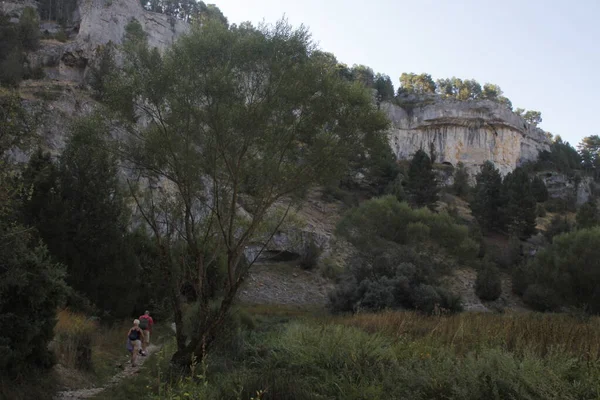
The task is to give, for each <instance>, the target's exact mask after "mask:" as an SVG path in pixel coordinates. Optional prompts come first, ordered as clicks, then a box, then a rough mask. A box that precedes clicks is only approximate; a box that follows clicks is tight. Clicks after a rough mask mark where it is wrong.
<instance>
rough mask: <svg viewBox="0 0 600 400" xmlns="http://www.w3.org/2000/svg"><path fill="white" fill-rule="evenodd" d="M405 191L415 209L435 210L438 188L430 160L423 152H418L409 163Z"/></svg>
mask: <svg viewBox="0 0 600 400" xmlns="http://www.w3.org/2000/svg"><path fill="white" fill-rule="evenodd" d="M406 189H407V191H408V193H409V194H410V199H411V202H412V203H414V204H415V205H416V206H417V207H425V206H427V207H429V208H430V209H434V208H435V203H436V202H437V200H438V192H439V188H438V186H437V181H436V178H435V173H434V172H433V164H432V162H431V159H430V158H429V156H428V155H427V153H425V152H424V151H423V150H418V151H417V152H416V153H415V155H414V156H413V158H412V160H411V161H410V166H409V167H408V182H407V184H406Z"/></svg>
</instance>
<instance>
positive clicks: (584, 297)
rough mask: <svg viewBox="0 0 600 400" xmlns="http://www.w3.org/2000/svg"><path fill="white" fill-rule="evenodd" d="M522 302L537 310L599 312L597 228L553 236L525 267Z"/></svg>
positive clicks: (599, 233)
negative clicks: (561, 307) (570, 308)
mask: <svg viewBox="0 0 600 400" xmlns="http://www.w3.org/2000/svg"><path fill="white" fill-rule="evenodd" d="M524 278H526V279H527V283H528V285H529V286H528V287H527V290H525V293H524V294H523V296H524V299H525V300H526V301H527V302H528V303H529V304H531V305H532V306H533V307H535V308H536V309H540V310H553V309H556V307H557V306H558V305H559V304H560V305H570V306H574V307H580V308H585V309H586V310H589V311H591V312H594V313H596V312H599V311H600V296H598V287H599V286H600V227H595V228H591V229H580V230H577V231H574V232H571V233H565V234H562V235H559V236H556V237H554V239H553V241H552V244H551V245H550V246H548V247H547V248H545V249H544V250H542V251H540V252H539V253H538V254H537V255H536V257H535V259H533V261H532V262H531V263H530V264H529V265H528V268H527V270H526V274H524Z"/></svg>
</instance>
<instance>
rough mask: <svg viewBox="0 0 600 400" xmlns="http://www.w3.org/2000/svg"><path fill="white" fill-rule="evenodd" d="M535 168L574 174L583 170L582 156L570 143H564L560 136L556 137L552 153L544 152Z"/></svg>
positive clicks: (551, 148)
mask: <svg viewBox="0 0 600 400" xmlns="http://www.w3.org/2000/svg"><path fill="white" fill-rule="evenodd" d="M536 164H537V165H536V166H535V167H536V169H537V170H548V169H549V170H554V171H558V172H563V173H566V174H569V175H571V174H573V172H574V171H576V170H578V169H580V168H581V165H582V159H581V155H580V154H579V153H578V152H577V150H575V148H574V147H573V146H571V145H570V144H569V143H568V142H563V140H562V138H561V137H560V136H558V135H557V136H555V137H554V140H553V142H552V144H551V145H550V151H546V150H544V151H542V152H541V153H540V154H539V156H538V161H537V163H536Z"/></svg>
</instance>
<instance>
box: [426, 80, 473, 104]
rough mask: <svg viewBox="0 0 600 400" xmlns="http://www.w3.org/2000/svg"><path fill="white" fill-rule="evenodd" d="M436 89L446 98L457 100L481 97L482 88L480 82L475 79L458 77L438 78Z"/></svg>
mask: <svg viewBox="0 0 600 400" xmlns="http://www.w3.org/2000/svg"><path fill="white" fill-rule="evenodd" d="M436 86H437V88H436V91H437V92H438V93H439V94H440V95H441V96H442V97H444V98H455V99H457V100H462V101H465V100H476V99H479V98H481V96H482V89H481V85H480V84H479V82H477V81H476V80H474V79H466V80H464V81H463V80H462V79H459V78H456V77H452V78H450V79H447V78H446V79H438V80H437V82H436Z"/></svg>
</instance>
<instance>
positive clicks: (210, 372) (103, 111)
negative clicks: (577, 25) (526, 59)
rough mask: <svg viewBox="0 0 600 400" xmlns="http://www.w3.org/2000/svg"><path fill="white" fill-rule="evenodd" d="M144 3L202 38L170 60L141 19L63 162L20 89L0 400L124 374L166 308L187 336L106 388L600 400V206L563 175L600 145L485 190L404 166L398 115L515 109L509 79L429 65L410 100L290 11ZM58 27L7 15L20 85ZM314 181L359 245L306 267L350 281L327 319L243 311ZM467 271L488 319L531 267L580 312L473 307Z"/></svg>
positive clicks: (528, 278)
mask: <svg viewBox="0 0 600 400" xmlns="http://www.w3.org/2000/svg"><path fill="white" fill-rule="evenodd" d="M39 3H40V13H41V18H42V19H50V20H58V21H60V22H61V23H63V24H65V23H68V18H70V17H69V16H70V15H71V13H72V11H73V7H74V2H72V1H71V2H62V3H61V2H55V1H40V2H39ZM142 6H144V7H145V8H146V9H147V10H148V11H151V12H160V13H164V14H167V15H169V16H170V17H173V18H180V19H183V20H185V21H188V22H191V23H193V24H194V25H193V27H192V30H191V32H190V33H189V34H188V35H185V36H183V37H182V38H180V39H179V40H178V41H177V42H176V43H175V44H174V45H173V46H172V47H171V48H170V49H167V50H166V51H165V52H164V53H161V52H159V51H158V50H157V49H153V48H150V47H149V46H148V42H147V33H146V32H144V30H143V28H142V26H141V25H140V24H139V23H138V22H136V21H135V20H134V21H132V22H130V23H129V25H128V26H127V27H126V29H125V37H124V41H123V45H122V46H121V47H120V48H117V47H116V45H112V44H111V45H107V46H105V47H103V48H99V49H97V50H98V52H97V53H98V54H99V55H100V56H99V58H98V60H96V61H95V63H94V64H93V65H91V66H90V70H89V72H90V73H89V74H88V79H89V80H88V82H87V83H88V84H89V85H90V88H91V89H92V92H93V96H94V98H95V100H97V101H98V102H99V103H100V104H98V109H97V110H96V112H93V113H91V114H90V115H87V116H85V117H81V118H78V119H75V120H73V121H72V123H70V124H69V125H68V126H65V128H64V129H65V134H66V136H67V137H68V139H67V140H66V141H65V146H64V149H63V151H62V152H61V154H60V155H57V156H53V155H50V154H49V153H46V152H44V150H42V149H41V148H39V146H38V143H37V140H36V139H37V138H36V137H35V135H34V132H35V130H36V123H37V122H38V118H37V117H42V116H39V115H35V114H34V113H31V112H28V111H26V110H25V109H24V107H23V104H22V103H21V99H20V98H19V94H18V92H17V91H16V90H15V91H14V92H12V91H3V92H2V93H1V95H2V97H1V98H0V127H1V128H0V129H1V130H0V166H1V167H2V168H0V239H1V240H0V247H1V249H0V326H2V327H3V329H2V330H1V331H0V371H1V372H2V378H0V390H2V391H1V392H0V394H1V395H2V396H5V397H11V398H17V399H18V398H19V396H21V394H22V393H23V392H19V391H18V390H17V391H13V389H14V382H18V383H19V387H27V385H30V384H31V381H32V380H38V377H40V376H41V377H48V376H52V375H51V374H52V372H49V371H51V370H52V366H53V364H54V363H55V362H57V361H58V362H60V364H61V366H62V367H63V368H67V369H69V370H70V371H78V373H81V374H83V376H84V377H87V378H86V379H92V380H96V383H102V382H104V381H105V380H106V379H107V377H108V376H110V374H112V373H113V372H114V371H115V368H114V365H115V363H117V364H118V361H119V358H122V357H123V348H124V343H123V339H124V338H123V336H124V332H125V331H126V330H127V329H128V326H129V323H130V321H129V320H130V319H131V317H135V316H137V315H139V314H140V313H141V311H142V310H144V309H146V308H151V309H152V310H153V315H154V316H156V317H157V320H159V321H161V323H163V322H164V324H163V329H164V330H165V331H164V334H165V336H166V337H170V336H174V340H173V341H172V342H167V343H166V344H165V346H164V348H163V351H162V353H161V357H160V358H158V357H157V359H154V360H153V363H154V365H153V367H152V368H149V369H146V370H142V372H141V373H140V375H139V377H137V378H135V379H132V380H131V381H130V382H131V384H132V385H134V386H128V384H127V383H124V384H123V385H122V386H119V385H117V386H114V387H111V388H110V389H107V390H106V391H105V392H104V393H103V394H102V396H106V398H117V399H118V398H131V397H133V396H134V395H135V396H138V397H139V392H140V391H145V390H146V389H149V390H148V393H146V394H147V397H148V398H157V399H178V398H185V397H192V398H198V399H211V398H214V399H217V398H218V399H227V398H232V399H237V398H244V399H245V398H256V399H277V398H290V399H309V398H340V399H342V398H343V399H353V398H356V399H359V398H369V399H378V398H381V399H384V398H386V399H387V398H409V399H453V398H454V399H470V398H472V399H479V398H532V399H553V398H556V399H570V398H573V399H580V398H594V396H597V384H596V382H597V379H598V377H599V369H598V365H599V364H598V361H599V357H600V347H599V345H598V337H597V336H598V334H597V331H598V329H597V328H598V320H597V317H595V316H591V315H595V314H598V313H600V300H599V299H600V292H599V291H598V289H597V288H598V287H600V275H599V274H598V272H597V271H598V270H599V268H600V266H599V265H597V264H598V262H597V259H598V256H599V255H598V254H596V252H597V250H596V249H600V227H598V226H599V225H600V214H599V211H598V207H597V200H596V199H595V198H594V196H592V197H591V198H590V199H589V201H588V202H587V203H585V204H582V205H579V207H578V208H576V202H575V200H574V199H573V198H569V199H568V200H558V199H556V198H551V193H550V192H549V190H548V188H547V187H546V184H545V182H544V179H546V174H548V173H550V174H554V173H560V174H565V175H567V176H568V177H569V179H572V180H573V181H574V182H576V184H575V185H578V184H580V183H581V182H582V180H583V179H590V178H593V179H597V178H598V176H600V174H598V171H597V168H598V165H600V161H598V160H599V157H598V154H600V153H599V152H600V139H599V138H598V136H588V137H586V138H584V140H583V141H582V142H581V144H580V145H579V146H578V149H575V148H574V147H572V146H571V145H570V144H568V143H565V142H563V141H562V139H561V138H560V137H555V138H553V141H552V143H551V145H550V149H549V151H547V152H542V153H541V154H540V157H539V160H538V161H537V162H535V163H530V164H527V165H523V166H521V167H519V168H516V169H515V170H514V171H512V172H511V173H509V174H507V175H506V176H502V175H501V174H500V171H499V170H498V169H497V168H496V167H495V166H494V165H493V163H491V162H486V163H485V164H484V165H482V166H481V169H480V171H479V172H478V173H476V175H475V176H474V177H471V176H469V173H468V171H467V169H466V167H465V166H464V165H462V164H461V163H458V165H457V166H456V169H453V168H452V167H448V166H443V165H442V166H440V164H437V163H436V162H438V160H437V157H436V154H435V149H434V146H433V144H432V145H431V146H430V148H428V149H420V150H419V151H417V152H415V154H413V155H412V157H411V160H410V161H406V162H404V163H399V162H397V160H396V159H395V156H394V155H393V153H392V151H391V149H390V146H389V144H388V142H387V139H386V136H385V130H386V128H387V127H388V124H389V121H388V120H387V118H385V116H384V114H383V113H382V111H381V108H382V102H390V101H396V102H400V103H401V104H404V103H402V102H404V101H409V102H411V101H413V100H414V99H416V98H419V96H421V97H423V98H427V96H438V97H442V98H452V99H455V100H458V101H470V100H480V99H487V100H492V101H497V102H499V103H502V104H505V105H506V106H507V107H509V108H512V105H511V104H510V101H509V100H508V99H507V98H506V97H504V95H503V93H502V90H501V89H500V88H499V87H498V86H497V85H493V84H484V85H483V86H482V85H480V84H479V83H478V82H476V81H474V80H469V79H467V80H461V79H458V78H454V77H453V78H451V79H440V80H438V81H434V80H433V79H432V78H431V76H430V75H428V74H420V75H417V74H412V73H410V74H402V76H401V77H400V86H399V88H398V90H397V92H394V86H393V84H392V81H391V79H390V77H389V76H387V75H385V74H381V73H375V72H374V71H373V70H372V69H371V68H370V67H368V66H365V65H354V66H352V67H348V66H347V65H345V64H343V63H340V62H339V61H338V60H337V59H336V58H335V56H334V55H333V54H330V53H326V52H323V51H321V50H319V49H318V48H317V47H316V46H315V44H314V43H313V42H312V41H311V39H310V35H309V33H308V31H307V30H305V29H304V28H299V29H294V28H293V27H291V26H290V25H289V24H288V23H287V22H286V21H280V22H279V23H277V24H276V25H275V26H261V27H254V26H252V25H251V24H249V23H244V24H240V25H239V26H238V25H231V26H230V25H228V23H227V19H226V18H225V17H224V16H223V14H222V13H221V12H220V10H218V8H217V7H215V6H214V5H206V4H204V3H202V2H196V1H191V0H190V1H166V0H164V1H163V0H161V1H159V0H156V1H154V0H149V1H146V0H142ZM38 23H39V20H38V15H37V14H36V13H35V12H34V11H33V10H31V9H26V10H25V11H24V12H23V14H22V16H21V18H20V21H19V22H18V23H16V24H13V23H10V21H9V20H8V19H7V18H4V17H2V18H0V35H1V37H2V38H3V39H6V40H2V41H0V63H1V65H2V67H3V68H0V81H1V83H2V84H3V85H4V86H8V87H11V88H16V87H18V84H19V82H20V81H21V80H22V79H27V78H28V77H34V76H35V75H36V74H34V73H33V71H30V70H28V69H27V60H26V59H27V57H26V53H27V52H28V51H32V50H34V49H35V48H36V46H37V45H38V37H39V29H38ZM117 51H118V52H119V54H121V55H122V56H123V59H122V61H123V65H122V68H116V62H115V60H114V57H115V54H116V53H117ZM40 77H43V74H41V75H40ZM3 90H4V89H3ZM7 93H8V94H7ZM515 113H517V114H519V115H521V116H522V117H523V118H524V120H525V121H527V122H528V123H529V124H531V125H534V126H536V125H538V124H539V123H541V121H542V119H541V114H540V113H539V112H537V111H531V110H530V111H525V110H523V109H516V110H515ZM116 138H118V140H116ZM15 155H25V156H26V158H27V159H28V161H27V162H26V163H23V165H18V164H17V163H15ZM450 172H452V175H453V176H452V178H453V184H452V185H451V187H442V185H441V184H440V182H441V180H440V179H439V177H440V175H441V174H444V173H445V174H448V175H450ZM472 183H474V185H473V186H472V185H471V184H472ZM315 186H321V187H324V190H323V199H324V200H326V201H335V200H341V201H342V202H343V203H344V207H343V209H344V213H343V215H341V218H340V220H339V223H338V224H337V228H336V232H335V233H336V236H337V238H338V239H340V240H343V241H344V243H345V244H348V246H350V247H351V249H352V251H353V252H352V253H351V256H349V257H347V258H344V261H341V260H337V259H334V257H333V256H334V255H331V254H329V255H327V257H322V255H324V254H325V251H324V249H323V248H321V247H320V245H317V243H316V242H306V243H303V245H304V248H303V250H302V254H301V255H300V257H299V258H298V264H299V266H300V267H301V268H303V269H305V270H307V271H311V270H315V269H316V270H322V271H325V272H324V273H323V275H325V276H327V277H329V278H331V284H332V285H333V281H335V287H334V289H333V290H332V291H331V292H330V296H329V304H328V306H329V310H324V309H319V310H318V312H317V313H316V315H314V314H312V313H311V314H308V313H302V312H300V311H298V310H294V311H290V312H289V315H288V314H286V313H285V312H283V313H280V311H281V310H277V309H267V311H266V312H261V310H257V309H250V310H247V309H244V308H243V307H240V306H239V305H238V304H237V298H238V294H239V293H238V292H239V291H240V288H241V287H242V285H243V284H244V280H245V279H246V278H247V277H248V274H249V271H251V268H252V266H253V264H254V262H255V261H256V259H254V258H252V257H249V256H248V252H247V247H248V246H249V245H252V246H256V245H257V243H258V247H259V248H261V246H262V249H264V246H265V245H266V242H267V241H269V240H270V239H271V238H272V237H273V235H275V234H276V233H277V232H278V231H280V230H281V228H282V226H283V225H282V224H284V223H285V220H286V218H288V217H289V216H290V211H291V210H292V209H293V208H294V207H295V206H297V205H298V204H301V203H302V201H303V200H304V198H305V197H306V194H307V192H308V191H309V190H310V189H313V188H314V187H315ZM456 204H463V205H464V210H460V211H459V210H458V208H457V207H456ZM575 211H576V213H575ZM538 233H540V234H538ZM498 243H500V245H498ZM496 245H498V246H497V247H495V246H496ZM501 245H503V246H504V247H502V246H501ZM532 249H533V250H534V251H532ZM465 269H467V270H475V271H476V272H477V276H476V279H475V282H474V291H475V294H476V295H477V296H478V297H479V299H481V300H482V301H483V302H485V303H484V304H487V305H490V304H493V305H495V306H497V307H492V306H490V308H501V307H502V301H504V300H505V297H506V293H505V292H506V291H507V290H508V289H506V288H503V285H504V282H506V278H507V277H508V276H510V277H512V291H513V292H514V293H515V294H516V295H517V296H519V297H520V298H519V301H521V300H522V301H523V303H524V304H525V305H527V306H528V307H530V308H532V309H534V310H538V311H552V312H554V311H568V312H570V313H571V315H566V314H565V315H556V314H538V313H524V314H511V313H506V314H504V315H494V314H491V313H490V314H488V315H481V314H465V313H460V311H462V310H463V309H464V304H463V300H464V299H462V298H461V296H460V293H459V292H458V291H456V290H453V289H452V288H451V287H450V286H449V285H448V283H447V282H448V280H447V279H448V278H450V277H452V276H453V274H455V273H456V272H457V271H459V270H465ZM301 272H302V271H301ZM303 273H304V272H303ZM306 273H310V272H306ZM503 289H505V290H503ZM494 302H495V303H494ZM65 307H67V308H65ZM406 309H411V310H413V311H399V310H406ZM392 310H395V311H392ZM263 311H264V310H263ZM288 311H289V310H288ZM374 313H378V314H374ZM265 314H266V315H265ZM92 317H93V318H92ZM292 319H293V320H292ZM124 320H126V322H123V321H124ZM171 320H172V321H173V322H174V323H175V328H176V329H175V334H174V335H172V334H171V329H170V322H171ZM111 349H112V350H111ZM116 349H118V350H116ZM174 366H176V367H177V368H173V367H174ZM40 381H43V379H40ZM140 385H141V386H140ZM34 386H35V385H34ZM140 388H141V389H140ZM53 390H54V388H51V387H50V388H49V389H47V390H45V391H44V390H40V393H42V394H37V393H36V396H35V397H36V398H44V394H43V393H44V392H45V395H46V397H48V396H50V395H52V391H53ZM31 393H33V392H31ZM31 393H25V395H23V396H24V397H23V396H21V397H23V398H27V395H30V394H31ZM142 397H143V396H142Z"/></svg>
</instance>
